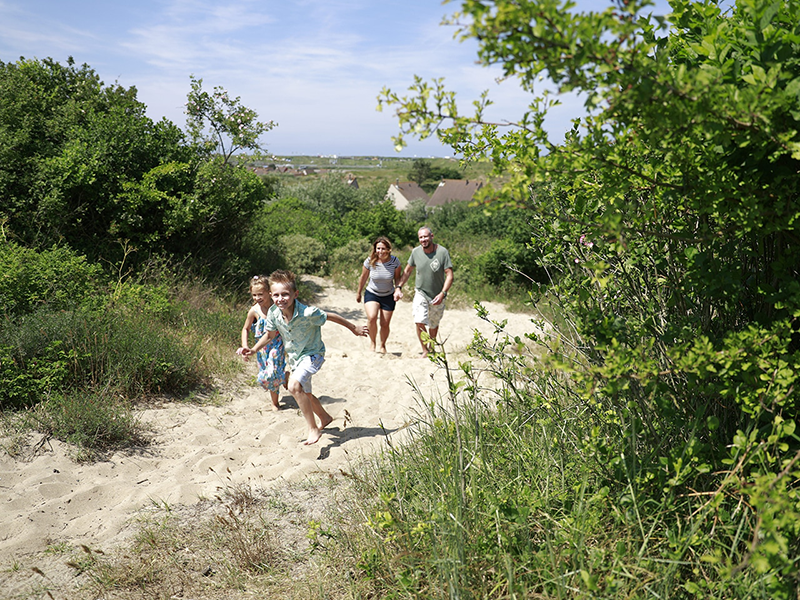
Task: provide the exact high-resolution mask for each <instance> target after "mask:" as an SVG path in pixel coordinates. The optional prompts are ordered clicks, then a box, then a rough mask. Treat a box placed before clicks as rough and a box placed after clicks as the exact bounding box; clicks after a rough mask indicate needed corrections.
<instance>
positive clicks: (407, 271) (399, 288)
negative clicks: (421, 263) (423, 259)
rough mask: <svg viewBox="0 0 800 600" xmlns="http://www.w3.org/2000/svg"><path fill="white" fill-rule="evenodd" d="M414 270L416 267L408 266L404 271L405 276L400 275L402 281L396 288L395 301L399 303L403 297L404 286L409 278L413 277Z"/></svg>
mask: <svg viewBox="0 0 800 600" xmlns="http://www.w3.org/2000/svg"><path fill="white" fill-rule="evenodd" d="M413 270H414V265H406V268H405V269H403V274H402V275H400V281H399V282H398V283H397V287H396V288H394V300H395V302H397V301H398V300H400V298H402V297H403V286H404V285H405V283H406V281H408V278H409V277H411V271H413Z"/></svg>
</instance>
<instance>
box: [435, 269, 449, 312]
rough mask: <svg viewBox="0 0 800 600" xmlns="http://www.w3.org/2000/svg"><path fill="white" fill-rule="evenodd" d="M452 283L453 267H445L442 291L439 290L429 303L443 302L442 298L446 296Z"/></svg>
mask: <svg viewBox="0 0 800 600" xmlns="http://www.w3.org/2000/svg"><path fill="white" fill-rule="evenodd" d="M452 285H453V269H445V270H444V285H443V286H442V291H441V292H439V293H438V294H437V295H436V297H435V298H434V299H433V300H431V304H441V303H442V302H444V299H445V298H446V297H447V292H448V290H449V289H450V287H451V286H452Z"/></svg>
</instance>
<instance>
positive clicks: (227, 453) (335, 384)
mask: <svg viewBox="0 0 800 600" xmlns="http://www.w3.org/2000/svg"><path fill="white" fill-rule="evenodd" d="M316 281H317V282H318V283H320V284H321V285H322V286H323V289H322V293H321V295H320V298H319V300H318V301H317V303H316V304H317V305H318V306H320V307H322V308H323V309H326V310H334V311H336V312H339V313H340V314H342V315H343V316H345V317H347V318H349V319H351V320H354V321H356V322H358V323H365V322H366V321H365V318H364V315H363V310H362V306H361V305H359V304H356V302H355V294H353V293H352V292H350V291H347V290H343V289H338V288H333V287H330V286H328V285H327V284H326V283H325V282H323V281H322V280H316ZM488 308H489V309H490V313H491V316H492V318H494V319H497V320H499V319H508V322H509V325H508V330H509V331H511V332H512V333H514V334H516V335H521V334H523V333H525V332H528V331H531V330H532V329H533V326H532V324H531V322H530V318H529V317H528V316H525V315H519V314H510V313H508V312H507V311H505V310H503V309H502V307H501V306H500V305H494V304H489V305H488ZM392 327H393V329H392V334H391V336H390V338H389V343H388V350H389V354H387V355H385V356H381V355H379V354H375V353H372V352H370V351H369V348H368V340H367V339H366V338H356V337H355V336H353V334H352V333H350V332H349V331H348V330H346V329H345V328H343V327H341V326H339V325H336V324H334V323H327V324H326V325H325V326H324V327H323V331H322V334H323V340H324V341H325V344H326V346H327V357H326V362H325V365H324V366H323V368H322V370H321V372H320V373H319V374H318V375H317V376H315V378H314V391H315V393H316V394H317V395H318V396H319V398H320V400H321V402H322V403H323V405H324V406H325V407H326V409H327V410H328V412H330V413H331V414H332V415H333V416H334V418H335V420H334V422H333V424H332V425H331V426H330V427H329V428H328V429H326V430H325V433H324V435H323V437H322V439H321V440H320V441H319V442H318V443H317V444H315V445H313V446H302V445H300V444H299V442H300V441H302V440H303V439H305V427H304V421H303V418H302V417H301V416H300V413H299V411H298V410H297V408H296V405H295V404H294V400H293V399H292V398H291V396H290V395H289V394H288V393H283V394H282V397H281V401H282V403H284V404H288V405H290V407H289V408H286V409H284V410H282V411H280V412H277V413H275V412H272V411H271V410H269V406H268V404H269V400H268V398H267V395H266V394H265V393H264V392H262V391H261V390H260V389H258V388H255V387H250V386H249V385H242V386H240V387H239V388H237V389H236V390H233V391H231V392H228V393H227V397H229V398H230V399H229V401H226V402H222V403H221V405H219V406H212V405H206V406H198V405H181V404H167V405H165V406H164V407H163V408H158V409H148V410H146V411H144V412H143V414H142V418H143V420H144V421H145V422H146V423H148V424H149V425H150V427H152V430H153V434H152V443H151V444H150V446H149V447H147V448H146V449H143V450H141V451H134V452H119V453H116V454H114V455H113V456H111V457H110V458H109V459H108V460H106V461H103V462H98V463H93V464H77V463H75V462H74V461H73V460H71V459H70V456H69V448H67V447H65V446H64V445H63V444H60V443H58V442H52V443H50V444H48V443H45V444H44V445H43V447H42V448H41V449H40V451H39V453H38V454H37V455H36V456H35V457H34V458H33V459H32V460H27V461H20V460H15V459H13V458H11V457H9V456H7V455H5V454H4V455H3V456H0V567H6V566H7V565H8V563H9V562H10V561H13V560H15V559H16V557H19V556H23V555H26V554H29V553H33V552H38V551H41V550H44V549H45V548H46V547H47V546H48V545H50V544H54V543H58V542H66V543H70V544H86V545H87V546H90V547H92V548H103V547H107V546H109V545H111V544H114V543H117V542H120V541H122V540H123V539H125V537H127V535H128V534H129V533H131V532H132V530H133V525H132V524H131V519H132V517H134V516H135V515H136V513H137V511H139V510H141V509H142V508H144V507H147V506H150V505H152V504H153V503H156V504H160V505H164V504H168V505H175V504H187V505H191V504H194V503H196V502H197V501H198V499H199V498H211V497H213V496H214V495H215V494H216V493H217V492H218V489H219V487H220V486H223V485H229V484H237V483H246V482H251V483H258V485H260V486H263V487H269V486H271V485H275V484H276V483H278V482H280V481H282V480H289V481H297V480H299V479H302V478H303V477H305V476H307V475H308V474H310V473H313V472H319V471H327V472H338V470H339V469H340V468H343V469H347V465H348V462H349V461H351V460H352V459H354V458H357V457H358V456H359V455H360V454H361V453H362V452H365V451H370V450H371V449H373V448H375V447H376V446H378V445H380V444H381V443H385V436H386V435H387V434H388V435H390V436H392V435H395V436H396V435H399V432H400V431H401V429H402V428H403V426H404V425H405V424H406V423H407V422H408V421H409V419H411V418H413V413H414V410H415V406H416V399H415V398H414V394H413V391H412V389H411V387H410V386H409V383H408V379H411V380H413V381H415V382H416V383H417V385H418V386H419V388H420V389H421V390H422V391H423V393H424V394H429V393H430V394H431V395H433V394H434V393H436V390H437V389H443V388H444V383H443V382H444V378H443V374H442V372H441V370H440V369H438V368H437V367H436V366H435V365H433V364H432V363H431V362H430V361H428V360H422V359H421V358H419V350H420V348H419V343H418V341H417V338H416V334H415V332H414V325H413V322H412V319H411V304H410V303H409V302H401V303H400V304H399V305H398V309H397V311H396V313H395V316H394V319H393V321H392ZM476 328H477V329H479V330H481V331H483V332H484V333H486V334H489V333H490V329H491V328H490V327H489V326H488V325H487V324H485V323H483V322H482V321H481V320H480V319H478V317H477V316H476V315H475V311H474V310H471V309H470V310H454V309H448V310H447V312H446V313H445V317H444V319H443V321H442V325H441V329H440V339H445V340H446V348H447V351H448V354H449V355H450V356H451V357H452V362H453V364H457V357H458V356H459V355H460V354H461V353H462V352H463V351H464V349H465V347H466V345H467V344H468V343H469V342H470V341H471V339H472V336H473V330H474V329H476ZM237 338H238V332H231V340H232V345H233V344H235V343H236V339H237ZM232 350H233V348H232ZM462 358H463V357H462ZM248 369H249V371H248V372H250V371H252V374H253V375H254V374H255V363H254V362H253V363H252V364H249V365H248ZM437 395H438V394H437Z"/></svg>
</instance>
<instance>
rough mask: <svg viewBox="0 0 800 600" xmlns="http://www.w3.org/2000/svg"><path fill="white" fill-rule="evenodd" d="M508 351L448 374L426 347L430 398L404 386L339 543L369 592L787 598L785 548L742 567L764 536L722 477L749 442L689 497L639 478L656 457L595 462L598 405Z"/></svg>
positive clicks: (487, 353)
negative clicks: (401, 425) (410, 411)
mask: <svg viewBox="0 0 800 600" xmlns="http://www.w3.org/2000/svg"><path fill="white" fill-rule="evenodd" d="M496 326H497V328H498V330H499V329H500V328H501V324H496ZM513 348H518V346H517V345H516V344H515V343H514V342H512V341H511V340H508V339H503V338H498V340H497V341H496V342H492V343H490V342H488V341H487V340H486V339H483V338H482V337H480V336H478V337H476V341H475V343H474V344H473V351H474V352H475V359H476V360H473V361H472V362H470V363H462V364H460V365H459V367H458V369H453V368H452V366H451V365H449V364H448V363H447V357H446V355H445V354H444V353H443V352H441V351H440V352H437V354H436V355H435V356H434V360H435V361H437V362H438V363H439V365H440V366H441V367H442V368H443V369H445V370H446V371H445V372H446V373H447V374H448V377H447V380H448V386H447V389H446V390H444V393H443V395H442V398H423V397H422V395H421V394H420V392H419V390H417V392H416V393H417V395H418V396H419V399H420V407H421V408H420V414H419V415H418V421H417V425H416V426H415V428H414V429H413V430H412V431H411V433H410V436H409V439H408V440H407V441H406V442H404V443H403V444H392V445H391V447H390V450H388V451H386V452H384V453H383V455H382V456H380V457H378V458H375V459H373V460H372V461H370V462H369V463H367V465H366V466H364V467H363V468H362V469H361V470H359V471H358V477H357V479H358V481H359V482H360V488H359V489H360V494H361V496H360V499H359V500H358V502H357V505H360V506H364V507H365V508H364V514H363V521H364V522H365V526H364V527H363V528H360V529H357V534H356V535H353V532H352V531H351V532H350V533H349V536H350V538H352V540H353V541H352V542H351V543H350V544H349V545H348V549H349V551H350V552H351V556H352V560H353V562H354V563H355V564H357V565H358V569H359V573H360V575H361V577H363V578H365V579H367V580H369V581H370V582H371V584H372V586H373V588H374V593H375V595H376V596H377V597H393V598H431V599H439V598H460V599H472V598H677V597H687V598H689V597H709V598H711V597H715V598H776V597H782V598H791V597H794V596H793V595H792V594H793V592H792V590H794V592H796V591H797V578H796V571H795V574H794V575H792V574H791V571H790V569H791V568H792V565H793V566H794V567H795V568H796V566H797V554H796V553H795V554H794V558H792V552H791V549H789V556H788V563H787V562H785V561H783V559H782V558H780V557H778V556H777V555H778V551H777V550H775V553H774V555H772V554H770V553H769V551H767V552H766V554H767V556H762V557H761V559H760V564H758V565H756V564H755V563H753V562H752V561H753V560H758V556H757V555H758V553H757V552H754V551H753V549H754V548H755V541H756V540H757V539H759V535H762V536H763V535H764V534H765V532H763V531H762V532H761V534H759V528H758V522H759V520H760V519H759V518H757V516H756V511H755V510H754V507H753V506H752V505H751V504H750V503H749V502H748V496H747V495H746V494H743V493H742V491H741V488H737V485H739V484H741V483H742V481H741V480H738V479H736V477H739V476H740V475H742V474H743V473H744V472H746V471H748V468H747V467H744V465H745V464H747V463H748V462H750V461H753V462H752V463H751V464H755V463H757V462H758V461H760V460H763V459H764V457H763V456H762V457H761V458H757V457H756V454H757V453H758V449H757V448H752V447H751V448H749V449H748V450H747V451H744V450H742V451H739V450H735V449H734V450H732V453H731V457H732V458H731V461H732V464H734V465H737V466H736V468H735V469H732V470H731V471H730V472H725V473H716V474H709V479H706V480H702V481H701V480H699V479H698V478H695V479H694V480H693V484H696V485H698V488H693V487H692V484H689V485H686V482H685V481H684V482H682V483H679V482H677V481H671V482H667V481H666V480H665V482H664V483H663V487H662V485H661V483H658V484H653V482H652V481H650V480H649V475H644V474H647V473H649V472H650V471H651V470H652V469H655V468H657V467H658V461H659V460H660V459H658V458H653V460H654V461H655V462H656V464H647V465H642V464H641V461H643V460H645V457H639V462H638V463H637V461H636V460H633V457H626V456H625V452H623V453H622V455H621V456H617V457H616V458H617V460H616V461H614V460H609V459H608V457H605V456H603V455H602V454H598V453H596V449H597V440H596V436H597V434H598V431H597V426H596V424H597V419H598V415H597V410H598V408H597V407H593V406H591V404H590V403H589V402H587V401H586V400H585V399H584V398H581V397H579V396H577V395H575V394H574V393H573V392H572V391H571V384H570V382H569V381H568V380H565V379H564V378H558V377H556V376H554V375H553V374H552V373H547V370H546V369H545V368H544V367H543V366H541V365H536V359H535V358H534V356H533V355H530V354H528V355H526V354H525V353H519V352H518V351H513ZM479 369H485V370H486V372H487V373H488V374H491V376H492V378H490V380H491V379H493V380H494V381H495V382H499V383H500V385H498V386H495V385H493V384H492V385H485V384H483V383H481V381H487V380H486V379H484V378H483V376H482V375H481V376H479V373H480V371H479ZM456 373H458V377H456ZM626 427H627V426H626V424H625V423H620V430H621V431H622V433H623V435H625V436H627V437H628V438H629V439H633V438H635V435H632V432H630V431H627V430H626ZM629 451H630V452H632V453H635V452H636V449H635V447H630V448H629ZM637 465H638V467H639V469H638V470H637V468H636V467H637ZM662 469H664V470H669V469H668V465H666V464H663V465H662ZM787 469H788V467H787ZM737 482H738V483H737ZM750 485H751V486H752V484H750ZM749 489H750V492H748V494H749V493H751V492H752V491H753V488H752V487H750V488H749ZM700 490H703V491H700ZM705 490H708V491H705ZM750 499H751V500H752V499H753V496H751V497H750ZM343 537H344V536H343ZM776 544H780V542H776ZM777 547H778V546H777V545H776V546H775V548H777ZM795 550H796V549H795ZM782 561H783V562H782Z"/></svg>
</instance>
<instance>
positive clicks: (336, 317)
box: [325, 312, 368, 336]
mask: <svg viewBox="0 0 800 600" xmlns="http://www.w3.org/2000/svg"><path fill="white" fill-rule="evenodd" d="M325 314H326V315H328V321H333V322H334V323H338V324H339V325H341V326H342V327H347V328H348V329H349V330H350V331H352V332H353V335H358V336H365V335H367V333H368V328H367V326H366V325H356V324H355V323H351V322H350V321H348V320H347V319H345V318H344V317H343V316H342V315H340V314H338V313H335V312H326V313H325Z"/></svg>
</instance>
